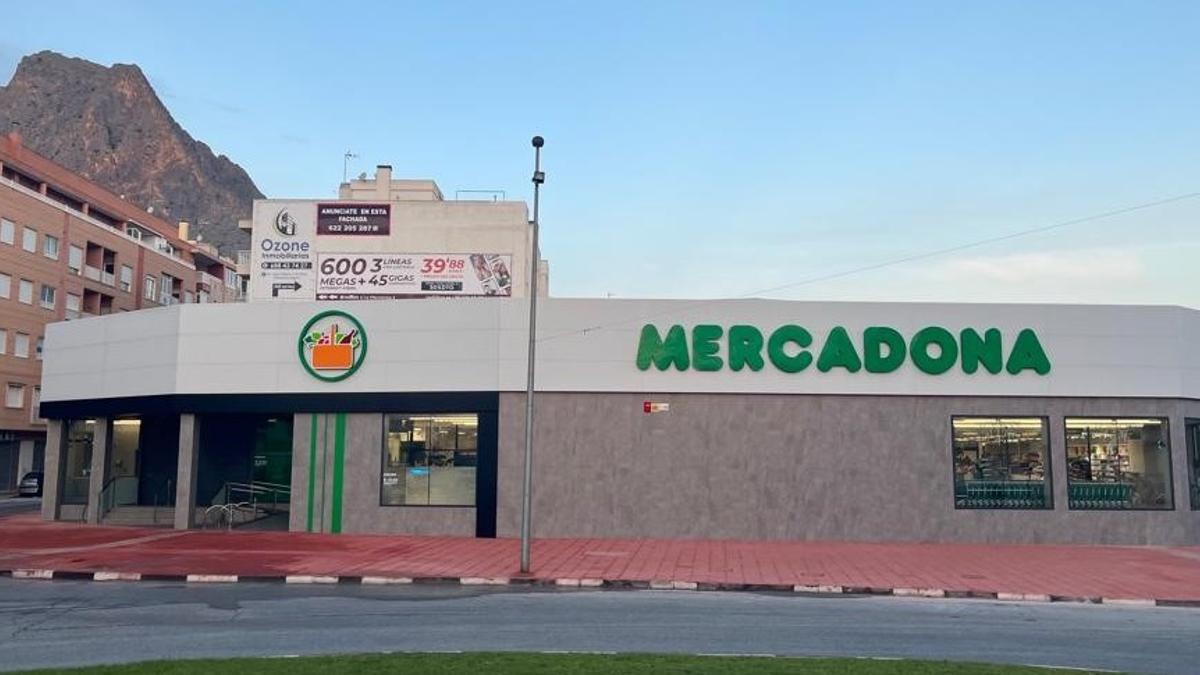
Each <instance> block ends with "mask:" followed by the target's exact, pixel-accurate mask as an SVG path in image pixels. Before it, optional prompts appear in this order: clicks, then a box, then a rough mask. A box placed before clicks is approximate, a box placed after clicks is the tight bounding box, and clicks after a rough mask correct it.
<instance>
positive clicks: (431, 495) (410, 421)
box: [379, 414, 479, 506]
mask: <svg viewBox="0 0 1200 675" xmlns="http://www.w3.org/2000/svg"><path fill="white" fill-rule="evenodd" d="M383 423H384V445H383V475H382V481H381V484H380V490H379V503H380V504H382V505H384V506H475V466H476V464H477V461H476V458H477V456H478V448H479V416H478V415H475V414H445V415H385V416H384V422H383Z"/></svg>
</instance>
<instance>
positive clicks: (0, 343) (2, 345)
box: [0, 328, 8, 354]
mask: <svg viewBox="0 0 1200 675" xmlns="http://www.w3.org/2000/svg"><path fill="white" fill-rule="evenodd" d="M7 353H8V331H7V330H5V329H3V328H0V354H7Z"/></svg>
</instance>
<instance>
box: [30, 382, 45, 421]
mask: <svg viewBox="0 0 1200 675" xmlns="http://www.w3.org/2000/svg"><path fill="white" fill-rule="evenodd" d="M29 419H31V420H32V421H34V422H37V423H41V424H45V422H46V419H45V418H44V417H42V387H41V386H40V385H34V387H33V394H32V395H31V397H30V399H29Z"/></svg>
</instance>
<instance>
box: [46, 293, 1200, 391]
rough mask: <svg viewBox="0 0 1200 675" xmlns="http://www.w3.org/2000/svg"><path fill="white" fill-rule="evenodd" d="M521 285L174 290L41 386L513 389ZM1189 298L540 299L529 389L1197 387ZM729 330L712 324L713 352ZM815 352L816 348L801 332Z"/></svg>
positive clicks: (85, 330) (87, 329) (78, 327)
mask: <svg viewBox="0 0 1200 675" xmlns="http://www.w3.org/2000/svg"><path fill="white" fill-rule="evenodd" d="M527 308H528V305H527V301H524V300H517V299H494V298H478V299H428V300H411V301H406V302H389V301H377V302H367V301H362V302H348V303H329V302H323V303H317V302H289V303H257V304H247V305H186V306H177V307H171V308H163V309H155V310H149V311H143V312H136V313H127V314H119V315H111V316H104V317H96V318H90V319H84V320H80V321H71V322H67V323H58V324H52V325H50V326H49V327H48V329H47V335H46V350H45V364H44V375H43V389H42V400H43V401H46V402H50V401H62V400H78V399H90V398H104V397H114V396H134V395H153V394H171V393H179V394H224V393H305V392H316V393H336V392H372V391H377V392H384V391H388V392H432V391H497V390H498V391H522V390H524V387H525V376H526V368H525V365H526V348H527V343H526V330H527V326H528V314H527ZM329 309H341V310H345V311H347V312H349V313H351V314H352V315H354V316H355V317H356V318H357V319H358V320H359V321H360V322H361V323H362V324H363V327H364V330H365V332H366V333H367V336H368V352H367V355H366V358H365V361H364V364H363V367H362V368H361V369H360V370H359V371H358V372H357V373H356V374H354V375H353V376H352V377H350V378H348V379H346V380H344V381H341V382H336V383H328V382H323V381H319V380H316V379H314V378H313V377H311V376H310V375H309V374H308V373H307V372H306V371H305V370H304V368H303V367H302V365H301V363H300V360H299V356H298V347H297V341H298V338H299V332H300V330H301V329H302V327H303V326H304V324H305V322H306V321H307V320H308V319H309V318H311V317H312V316H314V315H316V314H317V313H318V312H321V311H325V310H329ZM646 323H653V324H655V325H656V326H658V327H659V329H660V331H662V332H663V333H665V332H666V330H667V328H668V327H669V326H670V325H672V324H676V323H679V324H682V325H684V326H685V327H686V328H688V330H689V332H690V329H691V327H692V326H694V325H696V324H702V323H715V324H718V325H721V326H722V327H724V328H726V329H728V327H729V326H731V325H734V324H750V325H754V326H757V327H759V328H761V329H762V331H763V333H764V336H765V335H767V334H769V332H770V331H771V330H773V329H774V328H775V327H777V326H779V325H782V324H788V323H795V324H799V325H802V326H805V327H806V328H808V329H809V330H810V331H811V332H812V334H813V337H814V343H815V347H816V348H819V346H820V345H821V344H823V342H824V338H825V336H826V335H827V334H828V333H829V331H830V329H832V328H833V327H835V326H843V327H845V328H846V329H847V330H848V331H849V333H850V335H851V336H852V337H853V338H854V340H855V344H856V346H858V347H861V340H860V338H861V335H862V331H863V329H864V328H867V327H869V326H891V327H893V328H896V329H897V330H899V331H900V332H901V333H902V334H903V335H905V337H908V338H911V336H912V335H913V334H914V333H915V332H916V331H917V330H919V329H921V328H923V327H925V326H942V327H945V328H948V329H949V330H951V331H952V332H954V333H955V334H957V333H958V331H960V330H961V329H963V328H975V329H977V330H979V331H981V332H982V331H983V330H984V329H987V328H992V327H994V328H998V329H1000V330H1001V331H1002V332H1003V334H1004V340H1005V353H1006V354H1007V351H1008V349H1009V347H1011V344H1012V340H1013V339H1014V338H1015V336H1016V334H1017V333H1018V332H1019V331H1020V330H1021V329H1024V328H1030V329H1033V330H1034V331H1036V333H1037V335H1038V337H1039V339H1040V341H1041V344H1042V346H1043V347H1044V348H1045V351H1046V352H1047V354H1048V356H1049V358H1050V361H1051V363H1052V370H1051V371H1050V373H1049V374H1047V375H1037V374H1035V373H1033V372H1028V371H1027V372H1022V373H1021V374H1018V375H1010V374H1008V373H1007V372H1001V373H1000V374H998V375H991V374H988V373H986V372H983V371H982V370H981V371H980V372H977V373H975V374H972V375H968V374H965V373H963V372H962V371H961V369H959V368H957V367H956V368H954V369H952V370H950V371H949V372H947V373H945V374H942V375H937V376H934V375H928V374H926V373H923V372H921V371H919V370H917V369H916V367H915V366H914V365H913V363H912V361H911V359H909V360H907V361H906V362H905V363H904V365H903V366H901V367H900V369H899V370H897V371H895V372H892V373H887V374H872V373H867V372H865V371H860V372H857V373H848V372H845V371H843V370H834V371H831V372H828V373H822V372H820V371H818V370H817V369H816V368H815V367H810V368H808V369H806V370H804V371H803V372H800V373H794V374H789V373H784V372H781V371H779V370H777V369H775V368H774V367H773V366H772V365H771V364H770V363H769V362H768V363H767V365H766V366H765V367H764V368H763V369H762V370H761V371H758V372H753V371H750V370H743V371H741V372H732V371H730V370H728V369H727V368H725V369H721V370H719V371H716V372H698V371H696V370H687V371H684V372H677V371H675V370H674V369H671V370H668V371H666V372H661V371H659V370H657V369H656V368H653V367H652V368H650V369H649V370H646V371H642V370H639V369H638V368H637V367H636V365H635V358H636V355H637V345H638V337H639V334H640V331H641V328H642V326H643V325H644V324H646ZM1198 342H1200V311H1196V310H1191V309H1185V308H1181V307H1157V306H1150V307H1147V306H1076V305H969V304H961V305H951V304H875V303H813V302H785V301H768V300H736V301H711V302H689V301H655V300H565V299H562V300H560V299H548V300H546V301H544V302H543V304H541V305H540V306H539V344H538V371H537V386H538V389H539V390H542V391H563V392H635V393H641V394H651V393H656V392H663V393H670V392H678V393H689V392H695V393H793V394H802V393H803V394H809V393H811V394H884V395H888V394H891V395H929V396H1095V397H1171V398H1191V399H1200V350H1196V349H1195V348H1194V345H1196V344H1197V343H1198ZM725 351H726V346H725V343H724V341H723V340H722V342H721V353H720V355H721V356H722V357H724V356H725ZM814 356H815V349H814Z"/></svg>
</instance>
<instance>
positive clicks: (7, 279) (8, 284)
mask: <svg viewBox="0 0 1200 675" xmlns="http://www.w3.org/2000/svg"><path fill="white" fill-rule="evenodd" d="M10 297H12V277H11V276H9V275H7V274H0V298H4V299H5V300H7V299H8V298H10Z"/></svg>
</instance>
